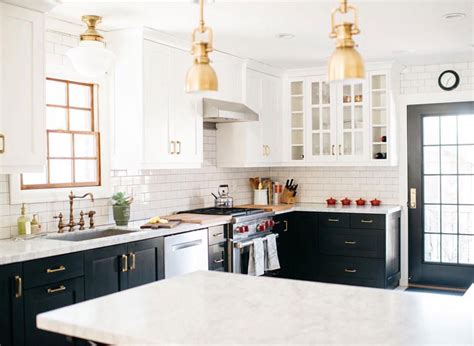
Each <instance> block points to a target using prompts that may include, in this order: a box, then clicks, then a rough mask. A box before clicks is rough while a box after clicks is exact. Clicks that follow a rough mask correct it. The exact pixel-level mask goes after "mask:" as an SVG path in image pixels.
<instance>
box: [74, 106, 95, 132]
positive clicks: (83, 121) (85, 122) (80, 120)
mask: <svg viewBox="0 0 474 346" xmlns="http://www.w3.org/2000/svg"><path fill="white" fill-rule="evenodd" d="M69 116H70V120H69V127H70V130H71V131H92V124H91V120H92V117H91V112H90V111H83V110H78V109H71V110H70V111H69Z"/></svg>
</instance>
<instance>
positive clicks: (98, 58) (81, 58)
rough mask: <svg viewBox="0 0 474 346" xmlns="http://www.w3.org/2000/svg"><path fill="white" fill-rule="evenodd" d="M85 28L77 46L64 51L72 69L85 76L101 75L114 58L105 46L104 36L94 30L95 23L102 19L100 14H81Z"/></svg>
mask: <svg viewBox="0 0 474 346" xmlns="http://www.w3.org/2000/svg"><path fill="white" fill-rule="evenodd" d="M82 21H83V22H84V23H86V25H87V30H86V31H85V32H84V33H83V34H82V35H81V41H80V42H79V46H77V47H75V48H71V49H69V50H68V51H67V52H66V55H67V57H68V58H69V59H70V60H71V63H72V65H73V67H74V69H75V70H76V71H77V72H79V73H80V74H81V75H84V76H87V77H93V78H96V77H101V76H103V75H104V74H105V73H106V72H107V71H108V69H109V68H110V66H111V65H112V62H113V60H114V57H115V56H114V53H112V52H111V51H110V50H108V49H106V48H105V42H104V38H103V37H102V35H101V34H99V32H97V30H96V25H97V24H99V23H100V22H101V21H102V17H100V16H90V15H87V16H82Z"/></svg>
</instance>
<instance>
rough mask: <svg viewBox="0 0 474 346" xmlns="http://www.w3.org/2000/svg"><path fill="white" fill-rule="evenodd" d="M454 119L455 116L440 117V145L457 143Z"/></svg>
mask: <svg viewBox="0 0 474 346" xmlns="http://www.w3.org/2000/svg"><path fill="white" fill-rule="evenodd" d="M456 119H457V117H455V116H443V117H441V144H456V143H457V127H456V122H457V120H456Z"/></svg>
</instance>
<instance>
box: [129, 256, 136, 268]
mask: <svg viewBox="0 0 474 346" xmlns="http://www.w3.org/2000/svg"><path fill="white" fill-rule="evenodd" d="M129 256H130V257H131V258H132V264H131V265H130V270H135V269H137V256H136V255H135V254H134V253H133V252H131V253H130V254H129Z"/></svg>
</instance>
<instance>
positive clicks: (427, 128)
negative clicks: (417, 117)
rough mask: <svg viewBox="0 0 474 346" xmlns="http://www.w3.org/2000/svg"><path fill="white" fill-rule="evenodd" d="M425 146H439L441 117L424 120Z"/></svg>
mask: <svg viewBox="0 0 474 346" xmlns="http://www.w3.org/2000/svg"><path fill="white" fill-rule="evenodd" d="M423 144H424V145H433V144H439V117H424V118H423Z"/></svg>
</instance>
